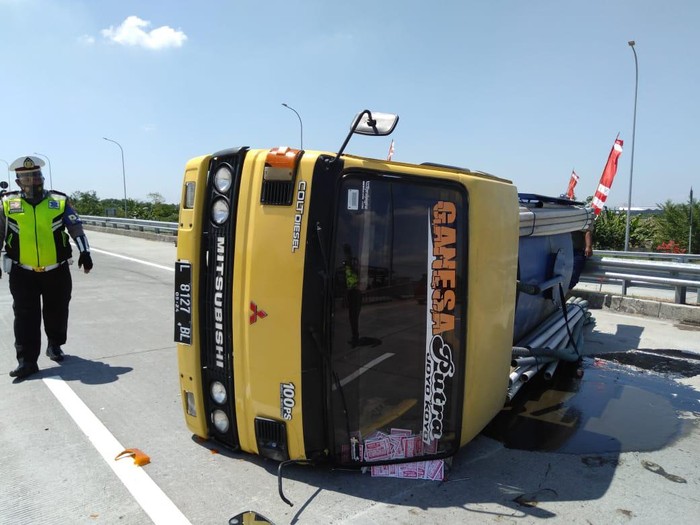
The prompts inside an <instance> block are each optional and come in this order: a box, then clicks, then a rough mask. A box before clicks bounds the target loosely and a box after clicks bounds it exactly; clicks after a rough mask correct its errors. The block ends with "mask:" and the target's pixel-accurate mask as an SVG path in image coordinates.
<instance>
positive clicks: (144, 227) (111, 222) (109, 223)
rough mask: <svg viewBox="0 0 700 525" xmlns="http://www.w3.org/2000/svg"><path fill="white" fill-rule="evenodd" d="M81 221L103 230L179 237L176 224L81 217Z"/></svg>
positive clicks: (89, 216) (90, 216)
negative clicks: (111, 229)
mask: <svg viewBox="0 0 700 525" xmlns="http://www.w3.org/2000/svg"><path fill="white" fill-rule="evenodd" d="M80 219H81V220H82V221H83V223H85V224H89V225H92V226H101V227H103V228H115V229H121V230H132V231H139V232H153V233H158V234H165V235H173V236H175V235H177V223H176V222H163V221H147V220H142V219H120V218H117V217H95V216H92V215H81V216H80Z"/></svg>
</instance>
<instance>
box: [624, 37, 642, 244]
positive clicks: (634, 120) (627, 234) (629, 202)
mask: <svg viewBox="0 0 700 525" xmlns="http://www.w3.org/2000/svg"><path fill="white" fill-rule="evenodd" d="M627 44H629V46H630V47H631V48H632V52H633V53H634V117H633V118H632V156H631V160H630V188H629V193H628V194H627V220H626V221H625V251H629V247H630V208H631V207H632V174H633V173H634V135H635V132H636V128H637V87H638V86H639V65H638V63H637V51H636V50H635V49H634V40H630V41H629V42H627Z"/></svg>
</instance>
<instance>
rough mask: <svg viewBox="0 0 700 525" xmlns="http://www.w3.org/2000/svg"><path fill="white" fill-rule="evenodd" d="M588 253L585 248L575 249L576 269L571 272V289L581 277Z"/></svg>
mask: <svg viewBox="0 0 700 525" xmlns="http://www.w3.org/2000/svg"><path fill="white" fill-rule="evenodd" d="M586 260H587V257H586V254H585V252H584V251H583V250H574V269H573V271H572V272H571V282H570V283H569V290H571V289H572V288H573V287H574V286H576V284H578V280H579V279H580V278H581V272H582V271H583V269H584V267H585V266H586Z"/></svg>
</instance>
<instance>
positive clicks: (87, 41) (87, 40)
mask: <svg viewBox="0 0 700 525" xmlns="http://www.w3.org/2000/svg"><path fill="white" fill-rule="evenodd" d="M78 43H79V44H82V45H84V46H91V45H93V44H94V43H95V39H94V37H91V36H90V35H82V36H79V37H78Z"/></svg>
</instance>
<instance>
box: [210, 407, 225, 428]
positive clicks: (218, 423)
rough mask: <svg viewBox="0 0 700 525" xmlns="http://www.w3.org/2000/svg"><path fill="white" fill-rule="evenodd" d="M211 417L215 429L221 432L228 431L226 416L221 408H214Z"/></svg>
mask: <svg viewBox="0 0 700 525" xmlns="http://www.w3.org/2000/svg"><path fill="white" fill-rule="evenodd" d="M211 419H212V422H213V423H214V426H215V427H216V430H218V431H219V432H221V433H222V434H223V433H225V432H227V431H228V427H229V422H228V416H227V415H226V414H225V413H224V411H223V410H214V413H213V414H212V415H211Z"/></svg>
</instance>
